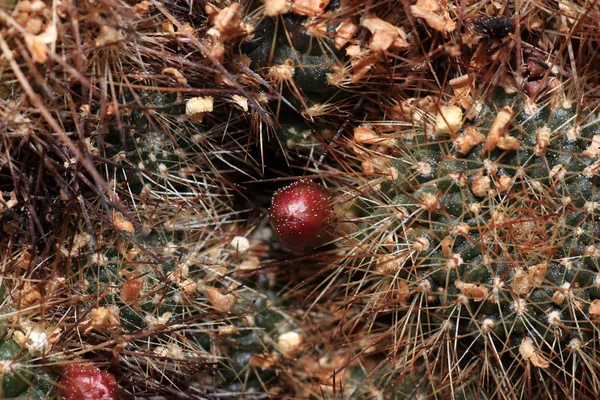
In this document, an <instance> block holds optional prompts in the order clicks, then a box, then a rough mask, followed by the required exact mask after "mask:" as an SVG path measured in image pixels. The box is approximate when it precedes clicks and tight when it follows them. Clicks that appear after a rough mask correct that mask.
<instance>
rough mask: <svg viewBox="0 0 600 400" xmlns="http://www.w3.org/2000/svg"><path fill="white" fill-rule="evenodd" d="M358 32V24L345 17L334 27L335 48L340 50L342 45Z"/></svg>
mask: <svg viewBox="0 0 600 400" xmlns="http://www.w3.org/2000/svg"><path fill="white" fill-rule="evenodd" d="M356 32H358V26H357V25H356V24H355V23H354V22H352V20H351V19H350V18H346V19H345V20H343V21H342V23H341V24H340V25H339V26H338V27H337V28H336V29H335V33H336V36H335V40H334V44H335V48H336V49H338V50H340V49H341V48H342V47H344V46H345V45H346V44H347V43H348V42H349V41H350V40H352V38H353V37H354V35H355V34H356Z"/></svg>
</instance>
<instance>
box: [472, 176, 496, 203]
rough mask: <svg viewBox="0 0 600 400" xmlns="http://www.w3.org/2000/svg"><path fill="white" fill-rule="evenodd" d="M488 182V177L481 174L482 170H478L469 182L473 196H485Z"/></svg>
mask: <svg viewBox="0 0 600 400" xmlns="http://www.w3.org/2000/svg"><path fill="white" fill-rule="evenodd" d="M490 184H491V180H490V177H489V176H487V175H483V172H482V171H479V172H478V173H477V175H476V176H475V178H473V181H472V182H471V192H473V194H474V195H475V196H478V197H485V196H487V195H488V193H489V191H490Z"/></svg>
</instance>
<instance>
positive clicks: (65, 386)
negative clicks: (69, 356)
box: [60, 364, 119, 400]
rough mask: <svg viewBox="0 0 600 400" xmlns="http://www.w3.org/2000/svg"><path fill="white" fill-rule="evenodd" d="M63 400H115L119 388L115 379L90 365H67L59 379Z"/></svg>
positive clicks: (108, 373) (117, 396)
mask: <svg viewBox="0 0 600 400" xmlns="http://www.w3.org/2000/svg"><path fill="white" fill-rule="evenodd" d="M60 391H61V396H62V399H63V400H116V399H118V398H119V388H118V386H117V381H116V379H115V377H114V376H113V375H112V374H111V373H110V372H106V371H101V370H100V369H98V368H96V367H94V366H93V365H91V364H73V365H69V366H68V367H67V369H66V370H65V373H64V374H63V376H62V378H61V379H60Z"/></svg>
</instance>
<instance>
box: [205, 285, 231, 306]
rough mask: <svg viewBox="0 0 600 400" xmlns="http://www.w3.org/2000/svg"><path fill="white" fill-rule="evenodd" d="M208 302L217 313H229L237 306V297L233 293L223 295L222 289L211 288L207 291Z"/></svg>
mask: <svg viewBox="0 0 600 400" xmlns="http://www.w3.org/2000/svg"><path fill="white" fill-rule="evenodd" d="M206 296H207V297H208V301H210V304H212V306H213V307H214V308H215V310H217V311H221V312H229V311H231V307H233V305H234V304H235V295H234V294H233V293H229V294H223V293H222V291H221V290H220V289H217V288H214V287H209V288H207V289H206Z"/></svg>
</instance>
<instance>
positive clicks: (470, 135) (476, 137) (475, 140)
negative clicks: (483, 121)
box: [453, 125, 485, 155]
mask: <svg viewBox="0 0 600 400" xmlns="http://www.w3.org/2000/svg"><path fill="white" fill-rule="evenodd" d="M483 142H485V135H484V134H483V133H481V132H479V131H478V130H477V129H475V128H474V127H472V126H470V125H469V126H466V127H465V131H464V133H463V134H461V135H459V136H458V137H456V139H454V140H453V143H454V148H455V149H456V151H457V152H458V153H459V154H463V155H464V154H467V153H468V152H470V151H471V150H472V149H473V147H475V146H477V145H478V144H480V143H483Z"/></svg>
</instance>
